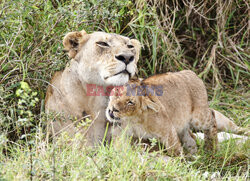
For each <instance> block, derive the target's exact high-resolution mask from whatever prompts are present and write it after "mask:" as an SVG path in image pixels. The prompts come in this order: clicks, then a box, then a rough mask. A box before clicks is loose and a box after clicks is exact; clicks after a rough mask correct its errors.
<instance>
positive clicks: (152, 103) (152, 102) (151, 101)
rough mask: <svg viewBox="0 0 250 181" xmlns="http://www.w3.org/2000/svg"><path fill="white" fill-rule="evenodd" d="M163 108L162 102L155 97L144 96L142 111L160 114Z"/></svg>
mask: <svg viewBox="0 0 250 181" xmlns="http://www.w3.org/2000/svg"><path fill="white" fill-rule="evenodd" d="M161 107H162V104H161V102H160V101H159V100H158V98H156V97H155V96H142V109H143V110H147V109H151V110H153V111H155V112H159V111H160V109H161Z"/></svg>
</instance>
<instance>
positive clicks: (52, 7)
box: [0, 0, 250, 180]
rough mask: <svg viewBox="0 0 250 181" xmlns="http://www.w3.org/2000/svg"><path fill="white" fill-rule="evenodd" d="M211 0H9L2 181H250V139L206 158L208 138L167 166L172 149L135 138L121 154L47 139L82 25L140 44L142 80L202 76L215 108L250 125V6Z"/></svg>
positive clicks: (2, 81)
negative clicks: (66, 47) (56, 78)
mask: <svg viewBox="0 0 250 181" xmlns="http://www.w3.org/2000/svg"><path fill="white" fill-rule="evenodd" d="M204 2H205V1H204ZM204 2H197V3H195V4H194V6H193V5H191V4H188V3H186V1H183V0H177V1H163V0H152V1H146V0H133V1H122V0H116V1H115V0H89V1H84V0H73V1H69V0H48V1H42V0H29V1H26V0H13V1H10V0H2V1H1V2H0V170H1V171H0V180H28V179H33V180H47V179H48V180H53V179H56V180H80V179H82V180H91V179H93V180H99V179H102V180H105V179H108V180H118V179H119V180H156V179H158V180H165V179H166V178H167V179H168V180H173V179H175V180H205V179H207V178H210V177H211V175H213V174H214V173H215V172H218V173H219V174H218V175H220V176H218V178H217V179H222V180H226V179H228V178H229V179H235V180H236V179H238V180H247V178H249V173H248V172H249V166H248V165H249V156H250V155H249V154H250V153H249V150H250V147H249V145H250V144H249V141H248V142H246V143H245V144H237V143H236V142H235V141H234V140H229V141H226V142H224V143H222V144H221V145H220V149H219V151H218V153H216V154H214V155H210V154H208V153H204V152H203V149H202V146H201V145H202V144H203V142H202V141H197V142H198V144H199V145H200V146H199V152H198V154H197V158H195V159H194V160H192V161H191V160H183V159H180V158H171V159H170V160H169V161H167V162H166V161H164V160H163V158H164V157H165V155H166V154H165V153H162V152H148V150H145V149H144V148H143V147H141V146H138V145H131V144H129V143H128V141H127V140H121V145H120V147H118V148H117V147H114V146H112V145H111V146H109V147H108V146H100V147H98V148H96V149H95V150H86V149H84V148H83V149H77V148H75V147H74V146H69V145H64V144H62V143H60V142H54V143H53V140H52V139H51V138H48V137H47V122H49V121H51V118H50V117H48V116H46V115H45V114H44V98H45V92H46V88H47V86H48V81H49V80H50V78H51V76H52V75H53V74H54V72H55V71H58V70H62V69H63V68H64V67H65V65H66V63H67V62H68V61H69V59H68V57H67V55H66V54H65V53H64V52H63V51H62V50H63V47H62V38H63V37H64V35H65V34H66V33H68V32H70V31H76V30H82V29H85V30H86V31H87V32H88V33H91V32H93V31H105V32H110V33H118V34H122V35H125V36H129V37H131V38H136V39H138V40H139V41H140V42H141V43H142V46H143V48H142V51H141V56H140V60H139V63H138V68H139V75H140V76H141V77H147V76H150V75H152V74H155V73H162V72H167V71H179V70H183V69H191V70H193V71H195V72H196V73H197V74H198V75H200V76H201V78H202V79H203V80H204V82H205V84H206V86H207V89H208V93H209V100H210V105H211V107H213V108H215V109H216V110H219V111H221V112H223V113H224V114H225V115H227V116H228V117H230V118H232V119H233V120H234V121H235V123H237V125H240V126H243V127H249V123H250V122H249V121H250V120H249V118H250V116H249V115H250V106H249V93H250V92H249V78H250V75H249V67H250V66H249V61H248V60H249V57H250V55H249V46H248V45H249V27H248V26H246V25H247V23H248V18H247V11H248V4H247V1H237V3H236V2H234V1H229V0H226V1H222V0H218V1H217V3H216V4H214V2H213V1H211V2H207V4H204ZM166 7H167V8H166ZM220 10H221V11H220ZM213 48H214V49H213ZM213 50H215V51H213ZM22 81H25V82H27V83H28V86H27V85H26V84H25V85H24V84H23V83H22ZM37 100H38V101H37ZM31 166H32V169H31ZM207 174H208V176H206V175H207ZM215 175H216V174H215Z"/></svg>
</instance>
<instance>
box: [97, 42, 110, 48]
mask: <svg viewBox="0 0 250 181" xmlns="http://www.w3.org/2000/svg"><path fill="white" fill-rule="evenodd" d="M96 44H97V45H99V46H101V47H109V44H107V43H106V42H104V41H98V42H96Z"/></svg>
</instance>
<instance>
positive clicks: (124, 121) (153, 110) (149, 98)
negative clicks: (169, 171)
mask: <svg viewBox="0 0 250 181" xmlns="http://www.w3.org/2000/svg"><path fill="white" fill-rule="evenodd" d="M120 90H121V91H120V92H117V90H116V91H114V92H113V93H114V94H115V95H113V96H111V97H110V102H109V104H108V107H107V110H106V116H107V118H108V120H109V121H110V122H117V123H120V125H121V126H120V128H122V129H123V128H125V127H127V132H126V134H128V135H129V136H134V137H139V138H143V139H148V138H157V139H159V140H160V142H161V143H163V144H164V146H165V147H166V149H167V150H168V151H169V153H170V154H174V155H179V154H181V153H182V152H183V148H182V146H183V147H184V148H185V149H187V151H188V152H189V153H191V154H192V153H195V152H196V151H197V146H196V142H195V140H194V139H193V137H192V136H191V135H190V129H195V130H201V131H203V132H204V133H205V146H206V148H207V149H210V150H211V149H215V146H216V144H217V128H216V121H215V118H214V113H213V111H212V110H210V109H209V107H208V100H207V92H206V88H205V85H204V83H203V82H202V80H201V79H200V78H199V77H198V76H197V75H196V74H195V73H194V72H192V71H190V70H184V71H181V72H176V73H166V74H161V75H155V76H152V77H150V78H147V79H145V80H143V81H139V80H137V81H130V82H129V83H127V84H126V85H125V86H124V87H123V89H120ZM119 94H120V95H119ZM120 128H119V127H117V126H116V127H114V129H113V133H112V134H113V136H114V137H116V136H118V135H119V133H120V132H121V130H120Z"/></svg>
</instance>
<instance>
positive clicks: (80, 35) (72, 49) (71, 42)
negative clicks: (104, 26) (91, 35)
mask: <svg viewBox="0 0 250 181" xmlns="http://www.w3.org/2000/svg"><path fill="white" fill-rule="evenodd" d="M87 35H88V34H87V33H86V32H85V31H84V30H82V31H80V32H79V31H76V32H70V33H68V34H67V35H66V36H65V37H64V38H63V46H64V50H66V51H67V52H68V55H69V58H74V57H75V56H76V54H77V53H78V50H79V47H80V45H83V44H84V43H85V42H86V41H87V39H88V36H87Z"/></svg>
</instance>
